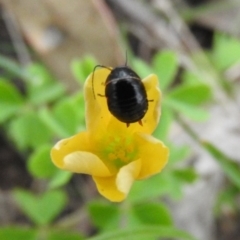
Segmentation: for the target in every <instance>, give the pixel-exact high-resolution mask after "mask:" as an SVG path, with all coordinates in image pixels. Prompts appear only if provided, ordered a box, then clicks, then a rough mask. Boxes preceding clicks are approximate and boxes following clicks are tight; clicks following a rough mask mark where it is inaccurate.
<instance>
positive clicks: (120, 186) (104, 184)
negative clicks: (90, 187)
mask: <svg viewBox="0 0 240 240" xmlns="http://www.w3.org/2000/svg"><path fill="white" fill-rule="evenodd" d="M140 169H141V161H140V160H137V161H134V162H131V163H129V164H128V165H126V166H124V167H122V168H121V169H120V170H119V172H118V174H117V175H116V176H114V177H108V178H102V177H95V176H94V177H93V180H94V181H95V183H96V185H97V188H98V191H99V193H100V194H101V195H103V196H104V197H105V198H107V199H109V200H110V201H112V202H121V201H123V200H124V199H125V198H126V197H127V195H128V193H129V191H130V189H131V186H132V184H133V182H134V180H135V179H136V177H137V176H138V175H139V171H140Z"/></svg>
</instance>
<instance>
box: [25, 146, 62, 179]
mask: <svg viewBox="0 0 240 240" xmlns="http://www.w3.org/2000/svg"><path fill="white" fill-rule="evenodd" d="M51 148H52V146H50V145H40V147H39V148H38V149H37V150H36V151H35V152H33V154H32V155H31V156H30V157H29V161H28V165H27V167H28V171H29V172H30V173H31V174H32V175H33V176H34V177H36V178H50V177H52V176H53V175H54V174H55V173H56V172H57V171H58V170H57V168H56V167H55V166H54V165H53V163H52V161H51V158H50V155H49V153H50V150H51Z"/></svg>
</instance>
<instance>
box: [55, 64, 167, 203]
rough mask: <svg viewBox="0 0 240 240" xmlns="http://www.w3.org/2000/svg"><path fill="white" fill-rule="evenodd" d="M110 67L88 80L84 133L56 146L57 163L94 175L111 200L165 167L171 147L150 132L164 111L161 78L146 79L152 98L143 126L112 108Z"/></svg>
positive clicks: (101, 191)
mask: <svg viewBox="0 0 240 240" xmlns="http://www.w3.org/2000/svg"><path fill="white" fill-rule="evenodd" d="M108 75H109V70H108V69H105V68H102V69H99V70H96V71H95V73H94V91H95V95H96V97H95V98H94V95H93V89H92V74H91V75H90V76H89V77H88V78H87V80H86V82H85V85H84V95H85V102H86V128H87V130H86V131H85V132H80V133H78V134H77V135H75V136H73V137H70V138H67V139H63V140H61V141H59V142H58V143H57V144H56V145H55V146H54V147H53V149H52V151H51V158H52V161H53V163H54V164H55V165H56V166H57V167H59V168H61V169H64V170H68V171H72V172H75V173H83V174H89V175H92V177H93V180H94V181H95V183H96V186H97V188H98V191H99V193H100V194H102V195H103V196H104V197H105V198H107V199H109V200H110V201H114V202H120V201H122V200H123V199H125V198H126V196H127V194H128V193H129V191H130V189H131V186H132V184H133V182H134V180H140V179H144V178H147V177H149V176H151V175H153V174H156V173H158V172H160V171H161V170H162V169H163V167H164V166H165V164H166V163H167V160H168V155H169V151H168V148H167V147H166V146H165V145H164V144H163V143H162V142H161V141H159V140H158V139H156V138H154V137H152V136H151V133H152V132H153V131H154V129H155V128H156V126H157V124H158V121H159V116H160V101H161V93H160V90H159V88H158V79H157V77H156V75H154V74H152V75H150V76H148V77H147V78H145V79H144V80H143V84H144V86H145V89H146V92H147V97H148V99H151V100H153V101H151V102H149V107H148V111H147V113H146V114H145V116H144V118H143V119H142V126H141V125H140V124H139V123H138V122H137V123H131V124H130V126H129V127H127V125H126V123H123V122H120V121H119V120H117V119H116V118H115V117H114V116H113V115H112V114H111V113H110V112H109V110H108V107H107V101H106V98H105V97H101V96H98V95H97V94H102V95H104V93H105V86H104V83H105V80H106V78H107V76H108Z"/></svg>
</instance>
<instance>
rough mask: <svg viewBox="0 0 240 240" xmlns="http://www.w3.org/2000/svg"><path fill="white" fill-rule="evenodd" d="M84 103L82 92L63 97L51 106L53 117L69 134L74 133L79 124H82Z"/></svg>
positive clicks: (77, 129)
mask: <svg viewBox="0 0 240 240" xmlns="http://www.w3.org/2000/svg"><path fill="white" fill-rule="evenodd" d="M84 104H85V103H84V99H83V96H82V94H81V95H80V94H78V95H77V96H74V98H65V99H63V100H62V101H60V102H58V103H57V104H56V105H55V106H54V108H53V111H52V112H53V116H54V118H55V119H56V120H57V121H58V122H59V124H60V125H61V126H62V128H63V129H64V130H65V131H66V132H68V134H69V135H73V134H76V132H78V131H79V126H80V124H81V123H82V125H83V124H84V109H85V107H84Z"/></svg>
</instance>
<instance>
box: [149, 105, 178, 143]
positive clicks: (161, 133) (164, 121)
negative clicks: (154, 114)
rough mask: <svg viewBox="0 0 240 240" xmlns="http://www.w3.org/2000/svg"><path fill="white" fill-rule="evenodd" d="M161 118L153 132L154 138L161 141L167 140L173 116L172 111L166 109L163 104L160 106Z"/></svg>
mask: <svg viewBox="0 0 240 240" xmlns="http://www.w3.org/2000/svg"><path fill="white" fill-rule="evenodd" d="M161 112H162V113H161V118H160V123H159V124H158V126H157V128H156V129H155V131H154V134H153V135H154V136H155V137H156V138H158V139H161V140H163V141H164V140H167V137H168V133H169V130H170V128H171V125H172V122H173V119H174V114H173V112H172V110H171V109H170V108H168V107H166V106H165V105H164V104H163V105H162V110H161Z"/></svg>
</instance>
